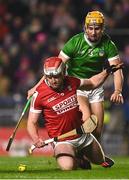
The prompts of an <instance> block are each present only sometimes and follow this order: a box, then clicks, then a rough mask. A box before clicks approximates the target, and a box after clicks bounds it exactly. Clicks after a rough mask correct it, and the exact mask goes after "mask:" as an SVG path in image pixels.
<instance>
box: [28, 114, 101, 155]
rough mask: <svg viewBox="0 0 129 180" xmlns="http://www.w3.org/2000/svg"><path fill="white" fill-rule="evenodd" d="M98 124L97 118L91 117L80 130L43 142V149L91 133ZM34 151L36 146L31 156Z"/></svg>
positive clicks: (32, 147)
mask: <svg viewBox="0 0 129 180" xmlns="http://www.w3.org/2000/svg"><path fill="white" fill-rule="evenodd" d="M97 122H98V120H97V117H96V116H95V115H91V116H90V117H89V118H88V119H87V120H86V121H85V122H84V123H83V124H82V125H81V126H80V127H79V128H76V129H73V130H71V131H69V132H67V133H65V134H62V135H60V136H58V137H54V138H51V139H47V140H45V141H43V145H42V147H44V146H45V145H47V144H49V143H52V142H54V141H58V140H61V139H63V138H66V137H70V136H73V135H77V134H84V133H91V132H93V131H94V130H95V128H96V127H97ZM34 149H36V146H35V145H34V144H33V145H32V146H31V147H30V149H29V154H32V153H33V151H34Z"/></svg>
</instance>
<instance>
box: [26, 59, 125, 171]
mask: <svg viewBox="0 0 129 180" xmlns="http://www.w3.org/2000/svg"><path fill="white" fill-rule="evenodd" d="M119 68H122V65H121V64H119V65H114V66H111V67H109V68H108V69H106V70H104V71H103V72H101V73H99V74H98V75H95V76H93V77H91V78H90V79H77V78H75V77H69V76H65V64H64V63H63V62H62V59H61V58H59V57H51V58H48V59H46V60H45V63H44V75H45V80H44V81H43V82H42V83H41V84H40V85H39V86H38V87H37V89H36V92H35V93H34V94H33V97H32V101H31V107H30V111H29V116H28V123H27V129H28V133H29V135H30V137H31V138H32V140H33V143H34V145H35V146H36V147H37V148H40V147H43V146H44V141H43V139H42V138H41V137H39V134H38V127H37V121H38V118H39V115H40V113H43V116H44V121H45V127H46V129H47V132H48V135H49V137H50V138H54V137H58V136H60V135H62V134H64V133H67V132H69V131H71V130H73V129H77V128H78V127H80V126H81V125H82V124H83V122H82V113H81V112H80V111H79V107H78V103H77V96H76V90H77V89H78V88H80V89H86V90H91V89H94V88H96V87H98V86H99V85H101V84H102V83H103V82H104V81H105V79H106V78H107V77H108V75H109V74H110V73H113V72H115V71H116V70H117V69H119ZM52 146H53V149H54V156H55V157H56V159H57V163H58V165H59V167H60V168H61V169H62V170H72V169H76V168H77V167H78V162H79V165H80V166H81V167H82V166H83V165H84V164H83V165H82V163H84V162H85V161H83V160H85V159H88V160H89V161H90V162H92V163H94V164H99V165H102V164H103V165H104V166H106V167H110V166H111V165H113V164H114V163H113V161H111V162H109V161H108V162H106V160H105V155H104V152H103V150H102V148H101V146H100V144H99V143H98V141H97V140H96V139H95V137H94V136H93V135H92V134H91V133H84V134H76V135H73V136H69V137H67V138H64V139H62V140H60V141H58V142H53V143H52ZM80 152H81V153H80ZM78 154H79V155H80V154H81V157H80V156H78ZM78 159H80V161H78ZM109 160H110V159H109ZM83 167H84V166H83Z"/></svg>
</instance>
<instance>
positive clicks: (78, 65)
mask: <svg viewBox="0 0 129 180" xmlns="http://www.w3.org/2000/svg"><path fill="white" fill-rule="evenodd" d="M59 57H61V58H62V60H63V61H64V62H67V67H68V68H67V72H68V75H70V76H75V77H78V78H82V79H83V78H90V77H91V76H93V75H95V74H97V73H99V72H101V71H102V69H103V68H104V66H105V64H107V63H109V64H110V65H113V64H118V63H119V62H120V58H119V55H118V50H117V48H116V46H115V44H114V43H113V42H112V41H111V39H110V37H109V36H108V35H107V34H105V33H104V16H103V14H102V13H101V12H99V11H92V12H89V13H88V14H87V16H86V18H85V26H84V32H82V33H80V34H77V35H75V36H73V37H72V38H71V39H70V40H69V41H68V42H67V43H66V44H65V45H64V48H63V49H62V51H61V52H60V54H59ZM122 85H123V74H122V71H121V70H118V71H117V72H115V73H114V92H113V94H112V95H111V98H110V100H111V101H112V102H114V103H116V104H119V103H123V97H122V94H121V92H122ZM77 96H78V102H79V108H80V110H81V111H82V113H83V120H84V121H85V120H86V119H87V118H88V117H89V116H90V115H91V114H95V115H96V116H97V117H98V121H99V122H98V126H97V128H96V130H95V131H94V133H93V134H94V136H95V137H96V138H97V139H98V140H100V137H101V133H102V128H103V121H104V108H103V101H104V89H103V85H102V86H101V87H98V88H96V89H95V90H90V91H86V90H83V91H82V90H78V91H77Z"/></svg>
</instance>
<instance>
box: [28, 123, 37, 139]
mask: <svg viewBox="0 0 129 180" xmlns="http://www.w3.org/2000/svg"><path fill="white" fill-rule="evenodd" d="M27 131H28V133H29V135H30V137H31V139H32V141H33V142H34V143H35V142H37V141H38V139H39V135H38V130H37V125H35V124H33V123H28V125H27Z"/></svg>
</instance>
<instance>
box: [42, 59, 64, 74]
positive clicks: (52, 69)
mask: <svg viewBox="0 0 129 180" xmlns="http://www.w3.org/2000/svg"><path fill="white" fill-rule="evenodd" d="M64 71H65V64H64V63H63V61H62V59H61V58H59V57H50V58H48V59H46V60H45V62H44V74H45V75H47V76H56V75H58V74H61V73H62V74H63V75H64Z"/></svg>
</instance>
